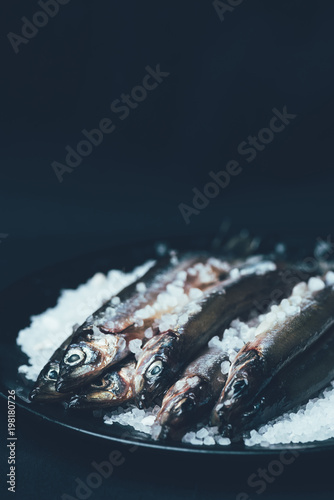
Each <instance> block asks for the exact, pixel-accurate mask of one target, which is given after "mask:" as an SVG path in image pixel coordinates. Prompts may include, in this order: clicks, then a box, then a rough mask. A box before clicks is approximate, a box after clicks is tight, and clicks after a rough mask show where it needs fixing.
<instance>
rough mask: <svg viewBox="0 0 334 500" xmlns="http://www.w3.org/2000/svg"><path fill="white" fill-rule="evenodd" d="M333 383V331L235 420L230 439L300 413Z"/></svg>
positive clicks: (273, 382) (278, 375)
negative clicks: (274, 420)
mask: <svg viewBox="0 0 334 500" xmlns="http://www.w3.org/2000/svg"><path fill="white" fill-rule="evenodd" d="M332 380H334V328H333V327H331V328H330V329H329V330H328V331H327V332H326V333H325V334H324V335H323V336H322V337H320V339H319V340H318V341H316V342H315V344H313V345H312V346H311V347H309V348H308V349H306V351H304V352H303V353H301V354H299V355H298V356H297V357H296V359H295V362H294V363H290V364H289V365H287V366H286V367H285V368H283V369H282V370H281V371H280V372H278V373H277V374H276V375H275V376H274V377H273V379H272V380H271V382H270V383H269V384H268V385H267V386H266V387H265V389H264V390H263V391H261V392H260V393H259V394H258V396H257V397H256V398H255V400H254V401H253V402H252V403H251V404H249V405H248V406H246V407H244V409H243V411H242V413H241V414H240V415H239V416H238V417H237V418H235V420H233V423H232V425H231V426H230V428H229V437H230V438H233V439H234V440H237V439H238V438H240V437H241V436H242V435H243V433H244V432H245V431H247V430H250V429H257V428H259V427H260V426H261V425H263V424H266V423H267V422H269V421H271V420H273V419H275V418H276V417H278V416H280V415H283V413H286V412H289V411H291V410H294V409H297V408H298V407H300V406H301V405H303V404H305V403H307V402H308V401H309V399H311V398H314V397H317V396H318V395H319V393H320V392H321V391H322V390H323V389H325V388H326V387H327V386H329V384H330V382H331V381H332Z"/></svg>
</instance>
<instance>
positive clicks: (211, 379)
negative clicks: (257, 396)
mask: <svg viewBox="0 0 334 500" xmlns="http://www.w3.org/2000/svg"><path fill="white" fill-rule="evenodd" d="M228 360H229V357H228V354H227V353H226V352H225V351H224V350H223V349H221V348H220V347H216V346H213V347H207V348H205V349H204V351H203V352H201V354H200V355H199V356H197V358H196V359H195V360H194V361H192V362H191V363H190V364H189V365H188V366H187V368H186V369H185V370H184V371H183V373H182V374H181V376H180V378H179V379H178V381H177V382H176V383H175V384H173V385H172V386H171V387H170V388H169V389H168V391H167V392H166V394H165V396H164V398H163V400H162V405H161V409H160V411H159V412H158V414H157V416H156V419H155V423H154V425H153V427H152V437H153V438H154V439H172V440H174V441H178V440H180V439H181V437H182V435H183V434H184V433H185V432H186V431H187V429H188V428H189V427H190V426H191V425H192V424H193V423H195V422H197V421H198V420H200V418H201V417H202V416H204V415H205V413H207V412H209V411H210V410H211V409H212V407H213V405H214V403H215V402H216V400H217V398H218V396H219V394H220V393H221V390H222V388H223V386H224V384H225V382H226V378H227V375H223V373H222V370H221V364H222V363H223V362H224V361H225V362H228Z"/></svg>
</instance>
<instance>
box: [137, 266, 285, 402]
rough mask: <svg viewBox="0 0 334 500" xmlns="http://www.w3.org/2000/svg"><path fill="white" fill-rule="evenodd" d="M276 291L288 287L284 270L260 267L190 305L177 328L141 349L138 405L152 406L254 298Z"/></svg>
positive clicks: (170, 329) (218, 286)
mask: <svg viewBox="0 0 334 500" xmlns="http://www.w3.org/2000/svg"><path fill="white" fill-rule="evenodd" d="M255 269H256V266H255ZM248 271H249V270H248ZM275 287H276V288H277V287H280V288H282V289H284V287H286V284H285V283H284V282H282V281H281V270H279V269H276V266H274V267H270V266H269V270H267V268H266V267H265V265H264V264H263V263H261V264H260V267H259V268H258V271H254V272H252V273H250V272H246V274H242V273H238V276H237V277H236V278H231V277H229V278H227V279H226V280H223V281H222V282H221V283H219V284H218V285H216V286H214V287H213V288H211V289H210V290H209V291H207V292H205V293H204V294H203V297H202V298H200V299H198V300H197V301H194V302H193V303H191V304H189V306H188V309H187V307H186V308H185V309H184V310H183V311H182V314H181V315H179V316H178V318H177V321H176V324H175V326H173V327H172V328H169V329H166V330H165V331H163V332H160V333H157V334H156V335H155V336H154V337H153V338H152V339H150V340H149V341H148V342H147V343H146V344H145V346H144V348H143V349H142V352H141V354H140V356H139V358H138V362H137V367H136V375H135V378H134V392H135V399H136V402H137V405H138V406H139V407H140V408H143V407H147V406H149V405H150V403H151V402H152V401H153V400H154V398H156V397H157V396H160V395H161V394H162V393H163V391H164V390H165V389H166V387H168V386H170V385H171V384H172V382H173V379H175V378H176V377H177V375H178V373H179V372H180V371H181V370H182V368H184V367H185V366H186V364H187V363H188V362H189V361H190V360H191V359H192V358H193V357H194V356H195V355H196V354H197V353H198V352H199V351H200V349H201V348H202V347H204V346H205V345H206V344H207V342H208V341H209V340H210V339H211V338H212V337H213V336H214V335H217V333H219V332H221V331H223V329H224V328H226V326H228V325H229V323H230V322H231V321H232V320H233V319H235V318H237V317H240V316H242V315H245V314H247V313H249V312H250V311H251V309H252V308H253V307H254V302H255V298H256V299H257V300H258V301H261V300H262V299H264V298H265V297H266V296H267V295H268V293H269V292H270V291H271V290H272V289H274V288H275Z"/></svg>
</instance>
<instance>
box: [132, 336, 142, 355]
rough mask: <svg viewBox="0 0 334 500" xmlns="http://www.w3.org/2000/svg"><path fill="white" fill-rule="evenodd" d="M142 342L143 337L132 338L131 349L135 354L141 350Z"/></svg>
mask: <svg viewBox="0 0 334 500" xmlns="http://www.w3.org/2000/svg"><path fill="white" fill-rule="evenodd" d="M142 343H143V341H142V340H141V339H133V340H130V342H129V349H130V351H131V352H133V353H134V354H136V353H137V352H139V351H140V350H141V346H142Z"/></svg>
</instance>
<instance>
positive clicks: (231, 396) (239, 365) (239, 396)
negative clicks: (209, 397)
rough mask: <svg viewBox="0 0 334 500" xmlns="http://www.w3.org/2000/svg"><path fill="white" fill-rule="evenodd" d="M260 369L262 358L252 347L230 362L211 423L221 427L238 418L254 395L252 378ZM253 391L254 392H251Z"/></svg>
mask: <svg viewBox="0 0 334 500" xmlns="http://www.w3.org/2000/svg"><path fill="white" fill-rule="evenodd" d="M261 369H262V359H261V357H260V356H259V354H258V352H257V351H256V350H254V349H250V350H245V351H243V352H242V353H241V355H240V357H239V358H238V359H237V362H236V363H235V364H232V366H231V370H230V373H229V377H228V380H227V382H226V385H225V387H224V390H223V392H222V395H221V397H220V399H219V401H218V404H217V405H216V406H215V408H214V410H213V413H212V423H213V424H216V425H219V426H220V427H221V428H223V427H225V426H227V425H229V424H231V422H233V421H236V420H237V419H239V418H240V415H242V413H243V412H244V411H245V408H246V407H247V406H248V403H249V401H251V400H252V397H253V396H254V395H255V388H253V383H252V382H253V379H254V378H256V377H257V375H258V374H259V372H260V373H261ZM253 393H254V394H253Z"/></svg>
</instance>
